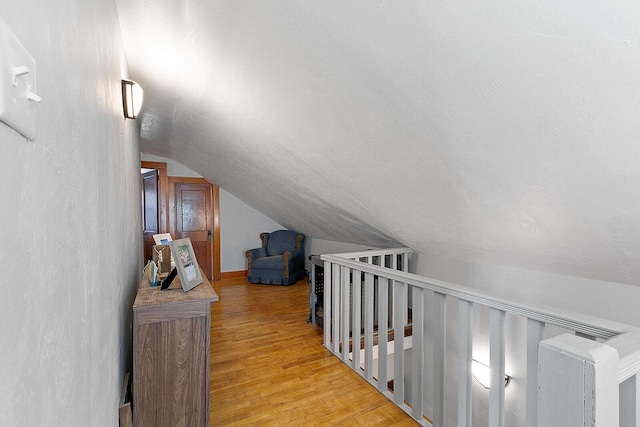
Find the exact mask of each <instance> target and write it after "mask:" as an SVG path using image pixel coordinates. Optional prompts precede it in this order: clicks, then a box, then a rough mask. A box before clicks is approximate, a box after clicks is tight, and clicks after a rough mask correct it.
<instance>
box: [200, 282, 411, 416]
mask: <svg viewBox="0 0 640 427" xmlns="http://www.w3.org/2000/svg"><path fill="white" fill-rule="evenodd" d="M213 287H214V288H215V290H216V292H217V293H218V296H219V298H220V300H219V301H218V302H216V303H214V304H213V306H212V309H211V376H210V384H211V388H210V390H211V395H210V399H211V400H210V408H211V425H212V426H325V425H326V426H337V425H340V426H345V425H352V426H392V425H394V426H395V425H397V426H414V425H416V424H417V423H415V422H414V421H413V420H412V419H411V417H409V416H408V415H407V414H405V413H404V412H403V411H402V410H401V409H399V408H397V407H396V406H395V405H394V404H393V403H392V402H391V401H389V400H388V399H387V398H385V397H384V396H382V395H381V394H380V393H378V391H377V390H376V389H375V388H374V387H372V386H371V385H369V384H368V383H367V382H366V381H365V380H364V379H362V378H361V377H360V376H358V375H357V374H356V373H355V372H353V371H352V370H351V369H350V368H349V367H347V366H346V365H345V364H343V363H342V362H341V361H340V360H338V359H337V358H336V357H334V356H333V355H331V353H330V352H329V351H328V350H326V349H325V348H324V347H323V346H322V340H323V337H322V329H321V328H316V329H312V328H311V325H309V324H308V323H306V319H307V317H308V316H309V285H308V284H307V282H306V279H305V280H301V281H300V282H298V283H296V284H294V285H292V286H273V285H256V284H251V283H247V281H246V278H232V279H227V280H223V281H218V282H214V283H213Z"/></svg>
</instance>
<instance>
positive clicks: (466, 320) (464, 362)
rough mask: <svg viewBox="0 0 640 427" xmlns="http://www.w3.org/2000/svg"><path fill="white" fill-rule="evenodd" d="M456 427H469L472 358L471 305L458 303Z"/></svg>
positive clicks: (462, 301)
mask: <svg viewBox="0 0 640 427" xmlns="http://www.w3.org/2000/svg"><path fill="white" fill-rule="evenodd" d="M458 307H459V312H458V323H459V326H458V327H459V332H458V337H459V344H458V427H471V380H472V374H471V360H472V357H473V330H472V329H471V321H472V318H473V304H471V303H470V302H469V301H465V300H460V302H459V303H458Z"/></svg>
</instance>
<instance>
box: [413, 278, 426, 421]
mask: <svg viewBox="0 0 640 427" xmlns="http://www.w3.org/2000/svg"><path fill="white" fill-rule="evenodd" d="M411 291H412V298H413V321H412V331H411V332H412V339H413V342H412V348H411V351H412V353H411V377H412V378H413V381H411V415H412V416H413V418H415V419H422V415H423V413H424V409H423V408H424V381H423V380H422V378H424V374H425V373H424V350H425V340H424V312H425V310H424V305H425V304H424V300H425V296H424V294H425V291H424V289H420V288H416V287H412V288H411Z"/></svg>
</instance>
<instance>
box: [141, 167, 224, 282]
mask: <svg viewBox="0 0 640 427" xmlns="http://www.w3.org/2000/svg"><path fill="white" fill-rule="evenodd" d="M141 168H143V169H146V178H145V173H143V172H142V170H141V174H142V215H143V224H144V231H143V235H144V251H145V255H144V256H145V260H147V259H149V256H151V253H152V250H153V245H154V242H153V234H157V233H170V234H171V236H172V237H173V239H174V240H176V239H181V238H186V237H188V238H189V239H191V244H192V246H193V250H194V252H195V255H196V259H197V260H198V264H199V266H200V268H202V271H203V272H204V273H205V275H206V276H207V278H208V279H209V280H220V188H219V187H218V186H217V185H215V184H212V183H210V182H209V181H207V180H206V179H204V178H188V177H173V176H172V177H170V176H167V164H166V163H164V162H148V161H142V162H141ZM153 171H155V172H157V177H156V178H155V180H154V178H153V173H152V172H153ZM154 183H157V196H156V198H155V200H156V201H157V202H156V203H157V207H156V210H157V218H158V220H157V224H158V225H157V229H158V231H157V233H154V232H153V231H155V230H153V228H154V227H153V212H154V205H153V201H154V196H153V189H154ZM147 222H149V224H147Z"/></svg>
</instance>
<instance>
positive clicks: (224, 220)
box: [220, 189, 284, 272]
mask: <svg viewBox="0 0 640 427" xmlns="http://www.w3.org/2000/svg"><path fill="white" fill-rule="evenodd" d="M283 228H284V227H283V226H282V225H280V224H278V223H277V222H275V221H273V220H272V219H270V218H268V217H266V216H265V215H263V214H261V213H260V212H258V211H257V210H255V209H253V208H252V207H251V206H249V205H247V204H246V203H244V202H243V201H242V200H240V199H238V198H236V197H234V196H232V195H231V194H229V193H227V192H226V191H224V190H222V189H220V251H221V252H222V254H221V257H220V264H221V266H220V270H221V271H223V272H224V271H239V270H246V269H247V259H246V258H245V255H244V254H245V252H246V251H247V250H248V249H253V248H259V247H260V246H261V245H262V242H261V240H260V233H263V232H265V231H266V232H271V231H275V230H282V229H283Z"/></svg>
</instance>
